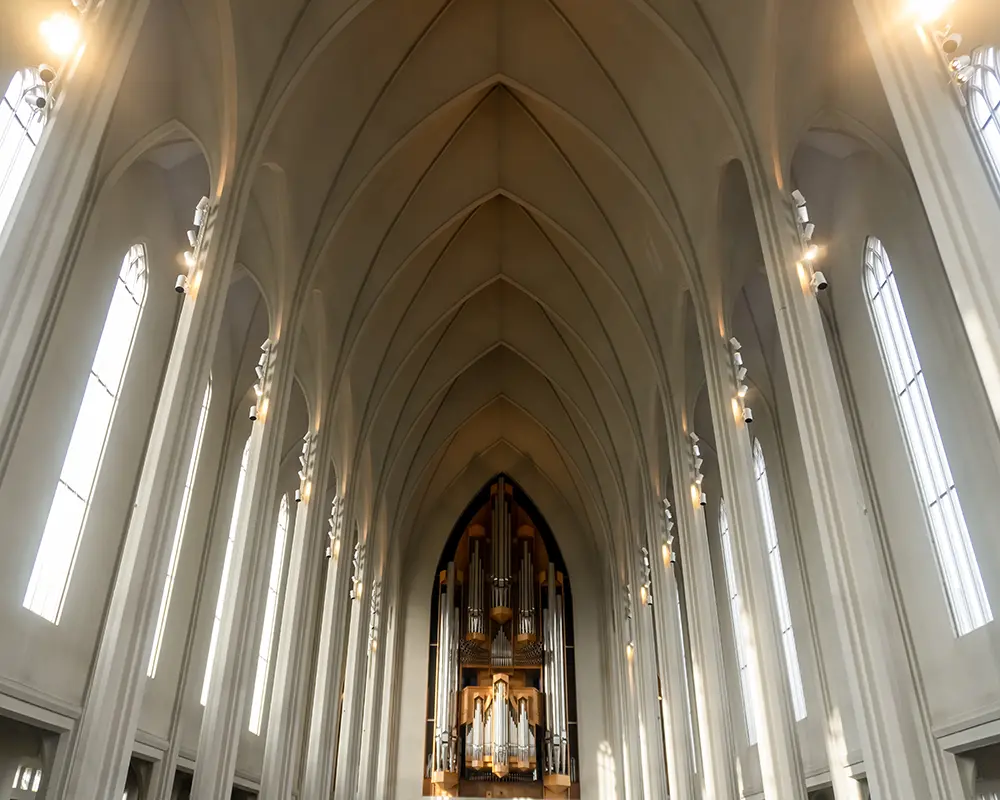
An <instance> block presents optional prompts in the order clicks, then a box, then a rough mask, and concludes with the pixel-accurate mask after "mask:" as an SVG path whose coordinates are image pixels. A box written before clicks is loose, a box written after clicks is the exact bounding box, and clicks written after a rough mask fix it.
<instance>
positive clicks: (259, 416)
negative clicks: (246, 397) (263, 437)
mask: <svg viewBox="0 0 1000 800" xmlns="http://www.w3.org/2000/svg"><path fill="white" fill-rule="evenodd" d="M266 416H267V398H266V397H265V398H264V399H263V400H262V401H261V404H260V408H259V409H258V414H257V419H259V420H260V421H261V422H263V421H264V418H265V417H266Z"/></svg>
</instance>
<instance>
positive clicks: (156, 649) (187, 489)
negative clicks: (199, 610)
mask: <svg viewBox="0 0 1000 800" xmlns="http://www.w3.org/2000/svg"><path fill="white" fill-rule="evenodd" d="M211 404H212V379H211V378H209V379H208V386H206V387H205V394H204V395H203V396H202V400H201V411H200V412H199V414H198V427H197V428H196V429H195V436H194V445H193V447H192V448H191V457H190V458H189V459H188V468H187V475H186V477H185V478H184V491H183V494H182V495H181V509H180V513H179V514H178V515H177V527H176V528H175V529H174V541H173V544H172V545H171V546H170V558H169V560H168V562H167V574H166V577H165V578H164V582H163V593H162V594H161V596H160V611H159V613H158V614H157V618H156V631H155V632H154V634H153V649H152V652H151V653H150V656H149V668H148V669H147V670H146V675H147V676H148V677H150V678H155V677H156V667H157V665H158V664H159V661H160V648H161V647H162V646H163V634H164V632H165V631H166V627H167V615H168V613H169V611H170V598H171V595H172V594H173V590H174V578H175V577H176V575H177V562H178V560H179V559H180V555H181V544H182V542H183V541H184V528H185V526H186V525H187V516H188V511H189V510H190V508H191V493H192V491H193V489H194V479H195V475H196V473H197V471H198V457H199V456H200V455H201V444H202V440H203V439H204V436H205V424H206V422H207V421H208V409H209V407H210V406H211Z"/></svg>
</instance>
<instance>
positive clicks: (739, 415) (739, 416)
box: [733, 397, 743, 419]
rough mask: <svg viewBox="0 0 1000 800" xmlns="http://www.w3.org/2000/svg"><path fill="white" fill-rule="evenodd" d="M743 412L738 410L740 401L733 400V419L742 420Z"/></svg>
mask: <svg viewBox="0 0 1000 800" xmlns="http://www.w3.org/2000/svg"><path fill="white" fill-rule="evenodd" d="M742 418H743V412H742V411H741V410H740V401H739V400H737V399H736V398H735V397H734V398H733V419H742Z"/></svg>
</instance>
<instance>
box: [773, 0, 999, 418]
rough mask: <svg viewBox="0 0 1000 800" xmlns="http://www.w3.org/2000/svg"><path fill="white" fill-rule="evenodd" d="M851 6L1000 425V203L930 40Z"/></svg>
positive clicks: (870, 7)
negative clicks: (998, 256)
mask: <svg viewBox="0 0 1000 800" xmlns="http://www.w3.org/2000/svg"><path fill="white" fill-rule="evenodd" d="M914 5H915V4H914ZM941 5H946V4H941ZM987 7H988V6H985V5H984V6H983V8H987ZM854 8H855V9H856V11H857V14H858V18H859V20H860V22H861V28H862V30H863V32H864V35H865V39H866V41H867V42H868V48H869V49H870V51H871V53H872V57H873V60H874V62H875V67H876V69H877V70H878V75H879V78H880V79H881V81H882V87H883V89H884V90H885V96H886V99H887V100H888V103H889V108H890V109H891V111H892V115H893V118H894V119H895V122H896V129H897V130H898V131H899V137H900V139H901V141H902V143H903V147H904V148H905V150H906V156H907V160H908V162H909V167H910V170H911V171H912V175H913V179H914V180H915V181H916V184H917V188H918V189H919V191H920V200H921V202H922V204H923V208H924V209H925V210H926V212H927V220H928V222H929V223H930V226H931V230H932V231H933V232H934V241H935V243H936V244H937V247H938V252H939V254H940V256H941V262H942V264H943V265H944V269H945V272H946V273H947V275H948V281H949V283H950V284H951V288H952V292H953V295H954V299H955V302H956V304H957V305H958V310H959V316H960V317H961V319H962V322H963V324H964V325H965V330H966V333H967V335H968V337H969V344H970V345H971V347H972V352H973V354H974V356H975V358H976V362H977V364H978V366H979V371H980V373H981V375H982V377H983V382H984V383H985V386H986V396H987V397H988V398H989V400H990V403H991V404H992V408H993V415H994V417H995V418H996V419H997V421H998V423H1000V272H998V271H997V269H996V254H997V253H998V252H1000V203H998V202H997V196H996V193H995V191H994V189H993V187H992V186H991V185H990V178H989V173H988V171H987V167H986V165H985V164H984V163H983V161H982V159H981V158H980V156H979V153H978V151H977V148H976V144H975V142H974V141H973V134H972V133H971V132H970V129H969V125H968V124H967V122H966V120H965V119H964V110H963V109H962V108H961V107H960V106H959V104H958V102H957V98H956V96H955V94H954V90H953V89H952V87H951V86H950V85H949V81H948V75H947V70H946V69H945V67H944V65H943V64H942V62H941V59H940V57H939V56H938V54H937V52H935V50H936V45H935V44H934V42H933V38H932V36H930V35H929V33H928V32H927V31H924V30H919V31H918V30H917V29H916V27H915V23H914V20H913V19H912V18H911V17H910V16H908V15H907V14H906V3H902V2H899V0H854ZM945 17H946V14H945ZM943 22H944V19H943V20H942V23H943ZM929 27H934V26H933V25H932V26H929ZM960 33H962V34H963V35H964V36H965V39H966V47H969V48H971V47H975V46H977V45H992V44H996V42H995V41H982V40H981V38H980V37H982V35H983V33H982V32H981V31H977V30H975V29H974V28H973V29H969V30H961V31H960ZM769 272H770V271H769Z"/></svg>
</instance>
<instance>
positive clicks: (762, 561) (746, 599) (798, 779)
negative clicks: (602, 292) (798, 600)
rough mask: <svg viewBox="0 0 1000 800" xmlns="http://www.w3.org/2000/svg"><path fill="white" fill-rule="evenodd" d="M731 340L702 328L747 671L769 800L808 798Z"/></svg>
mask: <svg viewBox="0 0 1000 800" xmlns="http://www.w3.org/2000/svg"><path fill="white" fill-rule="evenodd" d="M732 335H733V334H732V332H727V333H726V334H725V335H720V334H719V331H718V328H713V327H712V326H710V325H707V324H706V325H703V326H701V340H702V341H701V344H702V353H703V354H704V360H705V376H706V379H707V385H708V397H709V402H710V405H711V408H712V427H713V432H714V433H715V441H716V445H717V451H718V455H719V470H720V473H721V476H722V485H723V489H724V492H725V500H726V511H727V512H728V515H729V524H730V530H731V539H732V542H733V565H734V567H735V570H736V581H737V584H738V585H739V587H740V600H741V603H742V611H743V620H742V625H743V630H744V633H745V635H746V643H747V650H748V653H747V656H748V662H749V665H748V666H749V671H750V675H751V683H752V686H753V689H754V696H755V698H756V701H757V709H756V711H757V716H756V719H757V722H758V725H757V732H758V736H759V742H758V753H759V755H760V771H761V778H762V781H763V784H764V793H765V794H766V795H767V796H768V797H781V798H783V800H784V798H788V800H792V798H796V797H798V798H801V800H805V798H806V783H805V775H804V774H803V771H802V759H801V756H800V754H799V746H798V739H797V736H796V731H795V715H794V710H793V706H792V697H791V689H790V686H789V682H788V670H787V667H786V663H785V657H784V648H783V645H782V641H781V631H780V630H779V629H778V611H777V602H776V599H775V596H774V588H773V587H774V583H773V579H772V576H771V568H770V564H769V563H768V548H767V540H766V537H765V535H764V524H763V517H762V516H761V514H762V512H761V508H760V503H759V501H758V497H757V490H756V487H755V485H754V477H753V473H752V469H753V456H752V453H751V444H750V433H749V431H748V430H747V424H746V423H745V422H744V421H743V418H742V416H740V415H739V414H737V413H735V410H734V409H736V408H737V407H736V406H734V405H733V400H734V399H735V397H736V381H735V378H734V377H733V375H732V360H731V359H732V355H731V352H730V348H729V338H730V337H731V336H732Z"/></svg>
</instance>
